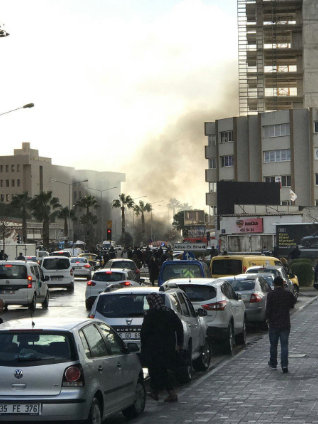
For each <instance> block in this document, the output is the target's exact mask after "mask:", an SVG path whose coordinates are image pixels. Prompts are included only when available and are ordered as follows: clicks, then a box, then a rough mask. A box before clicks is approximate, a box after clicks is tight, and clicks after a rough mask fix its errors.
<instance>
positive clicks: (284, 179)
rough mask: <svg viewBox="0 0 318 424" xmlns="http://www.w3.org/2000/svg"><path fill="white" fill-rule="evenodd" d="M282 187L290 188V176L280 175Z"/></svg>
mask: <svg viewBox="0 0 318 424" xmlns="http://www.w3.org/2000/svg"><path fill="white" fill-rule="evenodd" d="M282 187H291V176H290V175H282Z"/></svg>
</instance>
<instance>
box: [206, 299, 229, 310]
mask: <svg viewBox="0 0 318 424" xmlns="http://www.w3.org/2000/svg"><path fill="white" fill-rule="evenodd" d="M226 305H227V301H226V300H221V301H220V302H216V303H207V304H206V305H202V308H203V309H205V310H206V311H224V309H225V307H226Z"/></svg>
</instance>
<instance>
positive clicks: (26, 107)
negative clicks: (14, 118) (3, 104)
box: [0, 103, 34, 116]
mask: <svg viewBox="0 0 318 424" xmlns="http://www.w3.org/2000/svg"><path fill="white" fill-rule="evenodd" d="M31 107H34V103H28V104H26V105H24V106H21V107H17V108H16V109H12V110H9V111H8V112H3V113H0V116H1V115H5V114H6V113H10V112H14V111H16V110H19V109H29V108H31Z"/></svg>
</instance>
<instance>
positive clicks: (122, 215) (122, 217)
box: [121, 206, 126, 237]
mask: <svg viewBox="0 0 318 424" xmlns="http://www.w3.org/2000/svg"><path fill="white" fill-rule="evenodd" d="M125 227H126V223H125V206H122V207H121V234H122V236H124V237H125Z"/></svg>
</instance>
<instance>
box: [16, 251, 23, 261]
mask: <svg viewBox="0 0 318 424" xmlns="http://www.w3.org/2000/svg"><path fill="white" fill-rule="evenodd" d="M16 260H17V261H25V257H24V256H23V255H22V252H20V253H19V256H18V257H17V258H16Z"/></svg>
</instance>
